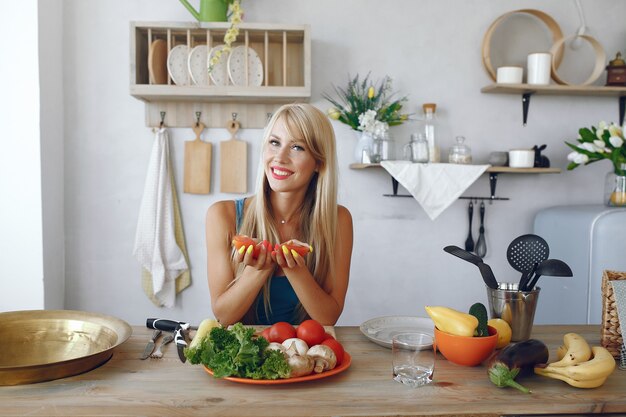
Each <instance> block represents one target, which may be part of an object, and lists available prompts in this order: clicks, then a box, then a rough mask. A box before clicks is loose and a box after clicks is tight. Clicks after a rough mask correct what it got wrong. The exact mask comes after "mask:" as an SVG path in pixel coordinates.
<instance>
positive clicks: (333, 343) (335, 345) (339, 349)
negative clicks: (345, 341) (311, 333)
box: [322, 339, 345, 366]
mask: <svg viewBox="0 0 626 417" xmlns="http://www.w3.org/2000/svg"><path fill="white" fill-rule="evenodd" d="M322 345H326V346H328V347H329V348H331V349H332V350H333V352H335V356H336V357H337V366H339V364H341V362H342V361H343V354H344V352H345V351H344V350H343V346H342V345H341V343H339V342H338V341H337V340H336V339H326V340H324V341H323V342H322Z"/></svg>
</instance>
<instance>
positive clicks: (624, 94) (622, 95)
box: [480, 84, 626, 126]
mask: <svg viewBox="0 0 626 417" xmlns="http://www.w3.org/2000/svg"><path fill="white" fill-rule="evenodd" d="M480 92H481V93H485V94H521V95H522V123H523V124H524V125H526V121H527V120H528V110H529V108H530V97H531V96H532V95H534V94H537V95H553V96H554V95H558V96H600V97H617V98H618V103H619V124H620V126H621V125H622V124H623V123H624V111H625V109H626V87H612V86H606V87H603V86H593V85H580V86H572V85H560V84H550V85H530V84H491V85H488V86H485V87H483V88H481V89H480Z"/></svg>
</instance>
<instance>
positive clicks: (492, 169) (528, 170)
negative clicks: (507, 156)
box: [350, 163, 561, 174]
mask: <svg viewBox="0 0 626 417" xmlns="http://www.w3.org/2000/svg"><path fill="white" fill-rule="evenodd" d="M376 167H381V165H380V164H358V163H354V164H350V169H366V168H376ZM486 172H489V173H495V174H559V173H561V170H560V169H559V168H511V167H490V168H487V171H486Z"/></svg>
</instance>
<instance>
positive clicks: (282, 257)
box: [272, 241, 306, 269]
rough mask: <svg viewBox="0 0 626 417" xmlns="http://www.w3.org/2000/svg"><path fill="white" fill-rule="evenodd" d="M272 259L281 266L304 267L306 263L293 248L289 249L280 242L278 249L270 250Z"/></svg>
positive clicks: (285, 267) (283, 267)
mask: <svg viewBox="0 0 626 417" xmlns="http://www.w3.org/2000/svg"><path fill="white" fill-rule="evenodd" d="M292 242H298V243H301V242H299V241H289V242H285V243H292ZM303 245H304V244H303ZM272 259H273V260H274V261H275V262H276V263H277V264H278V265H279V266H280V267H281V268H282V269H287V268H299V267H300V268H301V267H304V268H306V263H305V262H304V257H303V256H302V255H300V254H298V252H296V251H295V250H293V249H291V250H290V249H289V247H288V246H287V245H286V244H281V245H280V248H279V250H276V251H273V252H272Z"/></svg>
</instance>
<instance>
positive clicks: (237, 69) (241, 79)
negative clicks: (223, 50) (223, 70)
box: [228, 45, 263, 87]
mask: <svg viewBox="0 0 626 417" xmlns="http://www.w3.org/2000/svg"><path fill="white" fill-rule="evenodd" d="M246 50H247V51H248V83H246ZM228 75H229V76H230V81H231V82H232V83H233V84H234V85H242V86H248V85H249V86H253V87H258V86H260V85H261V84H262V83H263V64H262V63H261V58H259V55H258V54H257V53H256V51H255V50H254V49H252V48H250V47H248V48H246V47H245V46H243V45H242V46H238V47H236V48H233V50H232V51H231V52H230V56H229V57H228Z"/></svg>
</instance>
